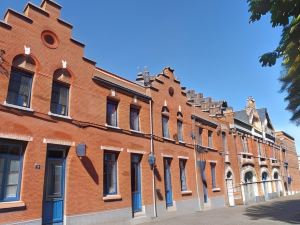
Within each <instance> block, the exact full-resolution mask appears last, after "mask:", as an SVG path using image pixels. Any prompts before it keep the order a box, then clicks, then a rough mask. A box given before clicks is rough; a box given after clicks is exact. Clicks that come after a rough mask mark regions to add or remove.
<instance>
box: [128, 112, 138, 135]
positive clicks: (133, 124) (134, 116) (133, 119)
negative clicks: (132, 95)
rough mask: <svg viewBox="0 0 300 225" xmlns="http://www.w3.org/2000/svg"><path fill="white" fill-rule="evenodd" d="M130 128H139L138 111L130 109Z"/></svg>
mask: <svg viewBox="0 0 300 225" xmlns="http://www.w3.org/2000/svg"><path fill="white" fill-rule="evenodd" d="M130 129H132V130H139V111H138V110H137V109H130Z"/></svg>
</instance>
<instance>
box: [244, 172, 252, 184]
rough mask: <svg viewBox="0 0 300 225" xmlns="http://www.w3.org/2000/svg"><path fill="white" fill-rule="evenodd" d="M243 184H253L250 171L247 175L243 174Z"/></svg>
mask: <svg viewBox="0 0 300 225" xmlns="http://www.w3.org/2000/svg"><path fill="white" fill-rule="evenodd" d="M245 182H246V183H252V182H253V173H252V172H251V171H248V172H247V173H245Z"/></svg>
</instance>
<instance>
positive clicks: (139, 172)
mask: <svg viewBox="0 0 300 225" xmlns="http://www.w3.org/2000/svg"><path fill="white" fill-rule="evenodd" d="M133 157H137V158H138V161H139V162H138V189H139V194H140V210H139V211H134V206H133V203H134V201H133V192H132V183H131V196H132V197H131V205H132V215H133V217H134V214H136V213H140V212H142V211H143V198H142V170H141V161H142V157H143V155H141V154H136V153H132V154H131V155H130V167H132V164H133V160H132V158H133ZM131 179H132V171H131Z"/></svg>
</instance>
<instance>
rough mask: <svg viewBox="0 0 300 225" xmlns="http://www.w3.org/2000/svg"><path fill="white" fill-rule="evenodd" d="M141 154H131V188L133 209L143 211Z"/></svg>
mask: <svg viewBox="0 0 300 225" xmlns="http://www.w3.org/2000/svg"><path fill="white" fill-rule="evenodd" d="M140 162H141V156H140V155H137V154H132V155H131V190H132V211H133V213H135V212H140V211H142V193H141V166H140Z"/></svg>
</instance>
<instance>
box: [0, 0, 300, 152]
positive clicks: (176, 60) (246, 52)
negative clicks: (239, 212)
mask: <svg viewBox="0 0 300 225" xmlns="http://www.w3.org/2000/svg"><path fill="white" fill-rule="evenodd" d="M32 2H33V3H34V4H36V5H39V4H40V3H41V0H33V1H32ZM57 2H58V3H59V4H60V5H62V6H63V9H62V16H61V18H62V19H64V20H66V21H67V22H70V23H71V24H73V26H74V29H73V37H74V38H75V39H78V40H79V41H81V42H83V43H84V44H86V48H85V56H87V57H88V58H91V59H93V60H95V61H96V62H97V65H98V66H99V67H102V68H104V69H106V70H109V71H111V72H113V73H116V74H119V75H121V76H123V77H125V78H127V79H130V80H134V79H135V77H136V74H137V72H138V69H137V68H138V67H140V68H143V67H144V66H147V67H148V69H149V71H150V73H151V74H157V73H159V72H160V71H161V70H162V69H163V68H164V67H165V66H171V67H172V68H173V69H175V74H176V75H177V77H178V78H179V79H180V80H181V82H182V84H183V85H184V86H186V87H188V88H193V89H196V90H197V91H199V92H203V93H204V95H205V96H211V97H213V98H215V99H225V100H227V101H228V103H229V105H231V106H233V107H234V110H241V109H244V107H245V103H246V98H247V97H248V96H253V97H254V98H255V99H256V104H257V107H266V108H268V112H269V114H270V117H271V120H272V121H273V125H274V126H275V127H276V129H277V130H285V131H286V132H287V133H289V134H291V135H292V136H294V137H295V138H296V141H297V149H298V152H300V135H299V133H300V132H299V131H300V128H299V127H296V126H295V125H293V124H291V123H290V122H289V118H290V116H291V114H290V113H289V112H287V111H286V110H285V107H286V103H285V102H284V94H282V93H279V92H278V91H279V89H280V83H279V81H278V77H279V75H280V71H281V68H280V65H276V66H274V67H272V68H262V67H261V66H260V64H259V62H258V58H259V56H260V55H261V54H262V53H264V52H266V51H270V50H273V49H274V48H275V47H276V46H277V44H278V41H279V38H280V30H279V29H274V28H271V26H270V23H269V20H268V18H263V19H262V20H261V21H259V22H257V23H254V24H249V22H248V20H249V13H248V6H247V3H246V0H233V1H220V0H209V1H203V0H202V1H199V0H189V1H179V0H163V1H162V0H151V1H149V0H148V1H145V0H144V1H142V0H128V1H120V0H119V1H116V0H110V1H96V0H85V1H70V0H68V1H67V0H57ZM26 3H27V0H1V3H0V4H1V5H0V12H1V14H2V15H4V13H5V11H6V10H7V8H13V9H15V10H17V11H20V12H21V11H23V9H24V6H25V4H26Z"/></svg>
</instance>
